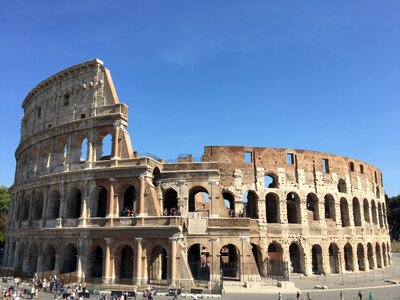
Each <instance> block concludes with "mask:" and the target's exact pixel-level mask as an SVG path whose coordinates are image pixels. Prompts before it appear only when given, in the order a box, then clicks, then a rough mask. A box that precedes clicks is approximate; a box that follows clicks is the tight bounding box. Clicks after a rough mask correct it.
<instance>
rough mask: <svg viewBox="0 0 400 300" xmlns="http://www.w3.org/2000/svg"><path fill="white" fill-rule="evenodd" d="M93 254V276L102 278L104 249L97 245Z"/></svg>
mask: <svg viewBox="0 0 400 300" xmlns="http://www.w3.org/2000/svg"><path fill="white" fill-rule="evenodd" d="M92 255H93V265H92V277H97V278H101V277H102V276H103V249H101V247H100V246H97V247H96V249H95V250H94V253H93V254H92Z"/></svg>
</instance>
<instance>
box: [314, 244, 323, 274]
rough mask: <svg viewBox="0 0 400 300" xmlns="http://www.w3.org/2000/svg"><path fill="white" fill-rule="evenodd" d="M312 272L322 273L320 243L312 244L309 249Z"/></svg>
mask: <svg viewBox="0 0 400 300" xmlns="http://www.w3.org/2000/svg"><path fill="white" fill-rule="evenodd" d="M311 258H312V262H311V264H312V272H313V273H314V274H324V265H323V261H322V248H321V246H320V245H314V246H313V247H312V249H311Z"/></svg>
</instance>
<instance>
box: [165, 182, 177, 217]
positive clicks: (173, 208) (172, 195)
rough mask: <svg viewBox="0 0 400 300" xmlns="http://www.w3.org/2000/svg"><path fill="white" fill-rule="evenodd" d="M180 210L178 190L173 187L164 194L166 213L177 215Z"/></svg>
mask: <svg viewBox="0 0 400 300" xmlns="http://www.w3.org/2000/svg"><path fill="white" fill-rule="evenodd" d="M177 211H178V192H177V191H175V190H174V189H172V188H169V189H167V190H166V191H165V194H164V215H167V216H170V215H175V214H176V212H177Z"/></svg>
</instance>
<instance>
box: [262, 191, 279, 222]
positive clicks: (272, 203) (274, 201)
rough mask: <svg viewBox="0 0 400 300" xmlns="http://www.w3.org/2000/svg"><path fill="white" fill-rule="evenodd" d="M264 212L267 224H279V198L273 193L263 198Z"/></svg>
mask: <svg viewBox="0 0 400 300" xmlns="http://www.w3.org/2000/svg"><path fill="white" fill-rule="evenodd" d="M265 210H266V212H267V213H266V214H267V223H280V213H279V196H278V195H277V194H275V193H268V194H267V195H266V196H265Z"/></svg>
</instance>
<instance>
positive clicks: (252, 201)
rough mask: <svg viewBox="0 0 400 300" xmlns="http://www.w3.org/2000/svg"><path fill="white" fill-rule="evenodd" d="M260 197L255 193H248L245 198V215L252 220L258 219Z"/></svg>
mask: <svg viewBox="0 0 400 300" xmlns="http://www.w3.org/2000/svg"><path fill="white" fill-rule="evenodd" d="M257 201H258V196H257V194H256V193H255V192H254V191H248V192H247V193H245V195H244V197H243V213H245V216H246V217H248V218H251V219H258V206H257Z"/></svg>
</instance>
